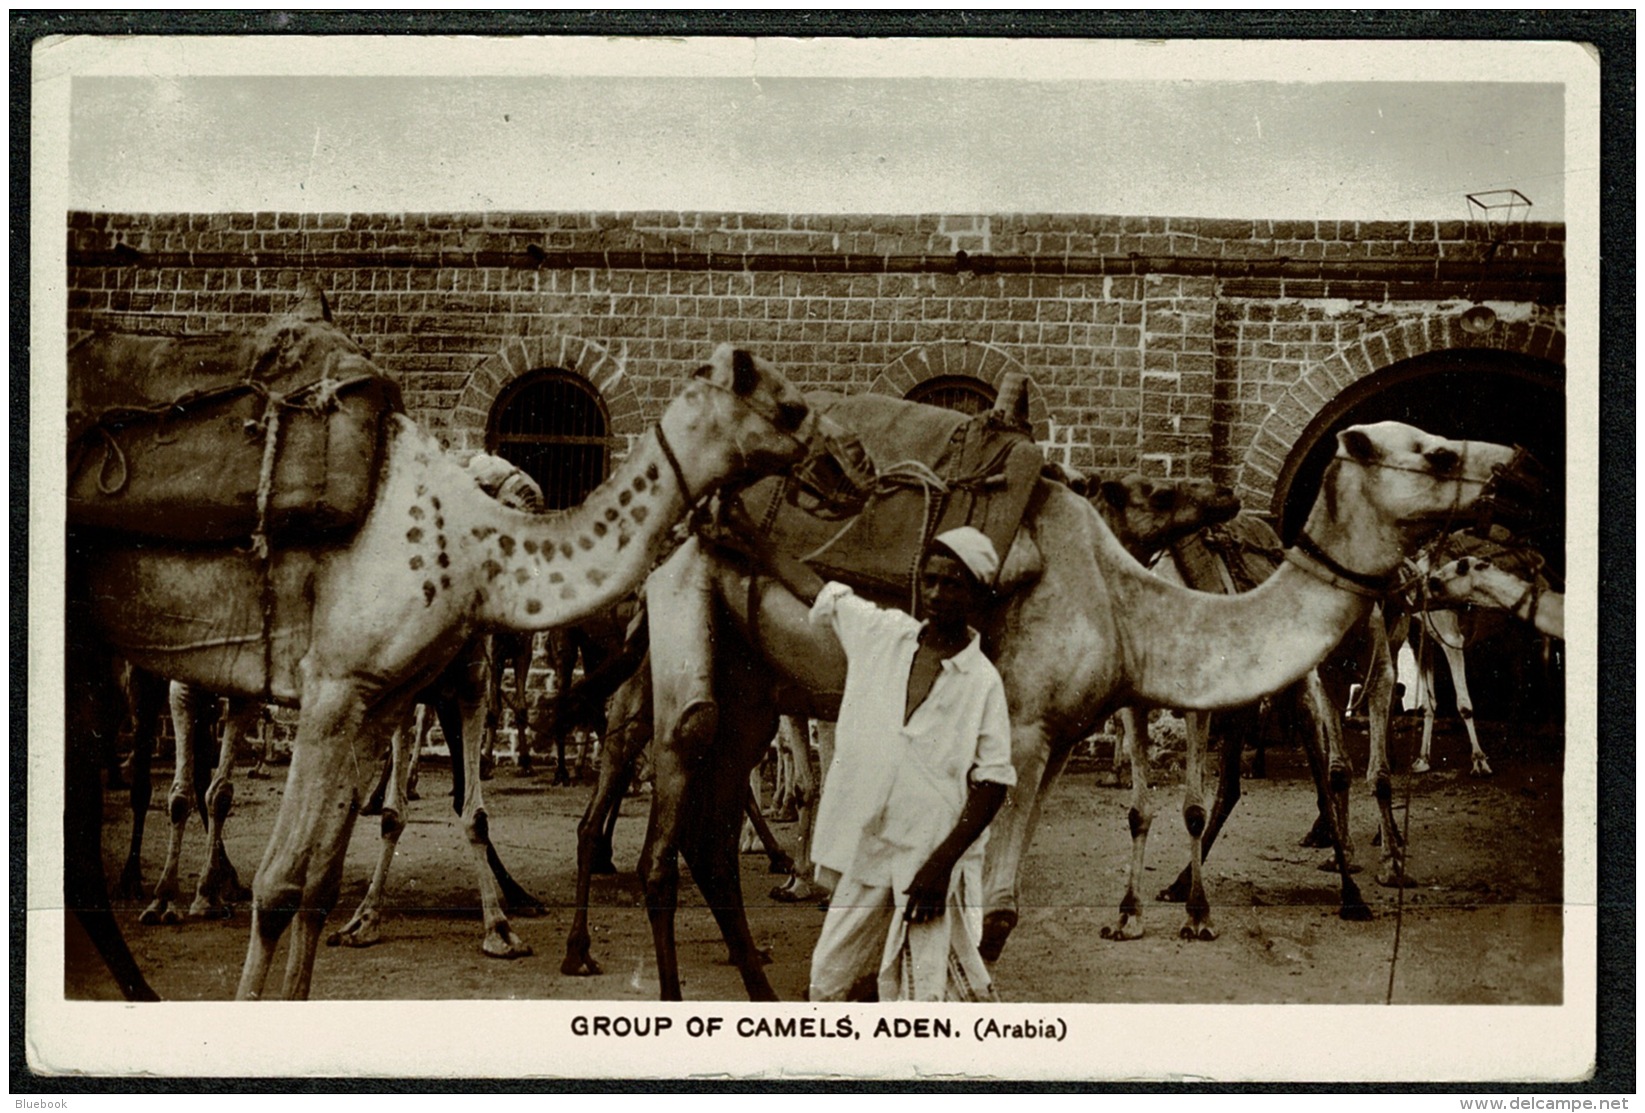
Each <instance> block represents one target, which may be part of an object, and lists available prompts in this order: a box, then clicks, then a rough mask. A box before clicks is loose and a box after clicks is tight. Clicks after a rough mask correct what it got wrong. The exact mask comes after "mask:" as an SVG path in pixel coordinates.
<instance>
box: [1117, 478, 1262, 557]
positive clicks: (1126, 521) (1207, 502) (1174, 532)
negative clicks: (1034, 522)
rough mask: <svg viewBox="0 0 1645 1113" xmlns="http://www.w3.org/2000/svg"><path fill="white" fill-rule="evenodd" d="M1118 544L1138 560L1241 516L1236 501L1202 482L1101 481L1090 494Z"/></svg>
mask: <svg viewBox="0 0 1645 1113" xmlns="http://www.w3.org/2000/svg"><path fill="white" fill-rule="evenodd" d="M1089 497H1090V499H1091V501H1092V503H1093V504H1094V505H1095V506H1096V508H1097V511H1098V513H1100V514H1101V515H1102V517H1103V520H1104V521H1106V522H1107V523H1108V528H1109V529H1111V530H1113V531H1114V536H1115V537H1116V538H1118V539H1119V543H1120V544H1121V545H1123V546H1125V550H1126V552H1128V553H1130V554H1131V555H1132V556H1133V557H1135V558H1136V559H1137V560H1139V561H1146V560H1147V559H1148V558H1149V557H1151V556H1153V555H1154V554H1155V553H1157V552H1159V551H1160V550H1162V549H1165V548H1167V547H1169V546H1170V545H1172V544H1174V543H1175V542H1177V541H1179V540H1181V539H1182V538H1184V537H1187V536H1189V535H1190V534H1193V533H1197V532H1199V531H1200V530H1202V529H1204V528H1205V527H1207V526H1214V525H1218V524H1220V523H1222V522H1226V521H1228V519H1230V518H1232V517H1233V516H1234V515H1236V514H1238V513H1239V510H1240V503H1239V498H1238V497H1237V496H1236V495H1235V494H1234V492H1233V491H1231V490H1229V489H1228V488H1227V487H1223V486H1220V485H1218V484H1215V483H1212V482H1210V481H1209V480H1205V479H1193V480H1185V479H1179V480H1154V479H1145V478H1143V477H1142V476H1140V475H1135V474H1133V475H1128V476H1126V477H1125V478H1124V479H1109V480H1104V481H1103V482H1102V483H1100V484H1098V485H1097V488H1096V490H1095V491H1094V492H1092V493H1091V494H1090V496H1089Z"/></svg>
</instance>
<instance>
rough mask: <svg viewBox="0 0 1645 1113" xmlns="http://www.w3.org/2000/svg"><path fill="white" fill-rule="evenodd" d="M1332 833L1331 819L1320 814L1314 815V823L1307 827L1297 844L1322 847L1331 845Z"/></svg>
mask: <svg viewBox="0 0 1645 1113" xmlns="http://www.w3.org/2000/svg"><path fill="white" fill-rule="evenodd" d="M1334 834H1335V832H1334V831H1332V829H1331V821H1330V820H1329V819H1326V818H1325V817H1324V816H1322V815H1320V816H1315V817H1314V825H1313V826H1312V827H1310V828H1308V833H1307V834H1306V835H1304V836H1302V841H1301V842H1299V843H1298V844H1297V845H1298V846H1307V847H1315V848H1320V849H1324V848H1326V847H1329V846H1330V845H1331V841H1332V836H1333V835H1334Z"/></svg>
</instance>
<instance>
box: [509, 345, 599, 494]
mask: <svg viewBox="0 0 1645 1113" xmlns="http://www.w3.org/2000/svg"><path fill="white" fill-rule="evenodd" d="M607 428H608V425H607V420H606V411H605V403H604V402H603V401H601V399H600V395H599V392H598V391H596V390H595V389H594V387H593V385H592V384H590V383H589V381H588V380H587V379H584V378H582V377H581V376H579V375H574V374H572V373H571V372H569V371H564V370H561V369H560V368H558V367H548V368H542V369H540V370H536V371H531V372H528V373H527V374H525V375H522V376H520V377H519V378H518V379H516V380H515V381H514V382H513V383H511V384H510V385H509V386H508V388H507V389H506V390H504V391H503V393H502V394H500V395H498V397H497V402H496V405H494V406H493V407H492V408H491V422H490V426H489V428H488V430H487V434H486V451H488V452H491V453H494V454H496V455H498V456H501V457H502V458H503V459H505V460H507V461H509V462H510V463H512V464H515V465H516V466H518V467H520V468H521V469H523V470H524V471H525V472H526V473H527V474H528V475H530V476H531V478H533V479H535V480H536V481H537V484H538V485H539V486H540V487H542V489H543V499H544V501H545V502H546V504H547V506H548V508H549V509H552V510H563V509H565V508H566V507H570V506H577V505H579V504H581V503H582V502H583V500H584V499H586V498H587V497H588V493H589V492H590V491H592V490H594V488H595V487H598V486H599V485H600V483H601V482H602V481H603V480H604V479H605V477H606V473H607V471H608V470H609V469H610V467H611V440H610V437H609V436H608V435H607Z"/></svg>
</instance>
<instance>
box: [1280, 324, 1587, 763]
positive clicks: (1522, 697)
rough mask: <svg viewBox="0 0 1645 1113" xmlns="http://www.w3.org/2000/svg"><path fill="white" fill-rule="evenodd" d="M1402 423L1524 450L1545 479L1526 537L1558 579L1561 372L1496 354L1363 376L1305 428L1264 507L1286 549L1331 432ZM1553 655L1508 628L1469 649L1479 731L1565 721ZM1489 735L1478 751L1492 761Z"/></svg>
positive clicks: (1446, 354)
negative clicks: (1513, 723)
mask: <svg viewBox="0 0 1645 1113" xmlns="http://www.w3.org/2000/svg"><path fill="white" fill-rule="evenodd" d="M1377 421H1403V422H1406V423H1407V424H1410V425H1415V426H1416V427H1418V428H1419V429H1423V430H1426V431H1428V432H1431V433H1437V434H1440V435H1443V436H1447V437H1454V438H1459V439H1465V440H1485V441H1494V442H1496V443H1498V444H1515V445H1523V446H1524V447H1525V448H1527V449H1529V450H1530V452H1531V454H1532V455H1533V456H1535V457H1536V459H1537V460H1538V462H1540V463H1541V464H1542V465H1543V466H1544V467H1545V468H1546V469H1547V470H1548V472H1549V477H1550V481H1549V484H1548V490H1547V493H1546V496H1545V501H1544V505H1543V511H1544V513H1543V514H1542V515H1541V517H1540V521H1541V522H1542V523H1544V524H1542V525H1539V527H1538V529H1537V531H1536V534H1535V536H1532V537H1528V538H1527V539H1528V540H1530V541H1532V542H1533V543H1534V544H1535V546H1536V547H1537V549H1538V551H1540V552H1541V553H1542V554H1543V556H1544V557H1546V558H1547V561H1548V568H1549V571H1550V572H1551V573H1552V574H1553V575H1554V576H1555V577H1558V579H1559V580H1560V581H1561V582H1562V581H1563V577H1564V573H1565V449H1566V445H1565V369H1564V367H1563V366H1562V365H1560V364H1558V363H1554V362H1550V361H1548V360H1540V359H1536V358H1533V357H1530V356H1525V355H1521V354H1518V353H1515V352H1508V351H1502V350H1499V349H1484V348H1468V349H1452V350H1446V351H1439V352H1431V353H1428V354H1426V355H1423V356H1418V357H1416V358H1414V359H1409V360H1404V361H1401V362H1399V363H1396V364H1392V365H1390V366H1389V367H1386V368H1384V369H1382V370H1381V371H1378V372H1376V373H1375V374H1372V375H1369V376H1367V377H1366V378H1364V379H1362V380H1360V381H1359V382H1357V383H1355V384H1354V385H1353V386H1351V387H1349V388H1348V389H1346V390H1344V391H1343V392H1342V393H1341V394H1340V395H1338V396H1337V397H1336V398H1335V399H1333V400H1332V401H1331V402H1330V403H1328V404H1327V405H1326V406H1325V407H1324V408H1323V409H1322V410H1321V411H1320V412H1319V413H1318V414H1317V415H1315V417H1314V420H1313V421H1311V422H1310V423H1309V424H1308V426H1307V428H1306V429H1304V431H1303V433H1302V435H1301V436H1300V437H1299V438H1298V440H1297V443H1296V445H1295V447H1294V448H1293V449H1292V451H1291V453H1290V455H1289V457H1288V458H1287V459H1286V462H1285V467H1284V469H1283V470H1282V471H1281V473H1280V476H1279V479H1278V481H1277V482H1276V484H1275V487H1274V501H1273V504H1272V508H1273V511H1274V514H1275V516H1276V517H1277V518H1278V519H1279V521H1280V531H1281V535H1282V537H1283V538H1284V539H1285V541H1286V543H1287V544H1289V543H1290V542H1291V541H1292V540H1294V539H1295V537H1296V535H1297V533H1298V532H1299V531H1300V530H1301V528H1302V525H1303V522H1304V520H1305V519H1306V518H1307V516H1308V512H1309V510H1310V509H1311V508H1312V506H1313V504H1314V499H1315V496H1316V495H1317V493H1318V491H1319V483H1320V478H1321V476H1322V475H1323V474H1324V472H1325V468H1326V466H1327V465H1328V464H1329V463H1330V461H1331V458H1332V457H1333V456H1334V455H1335V453H1336V449H1337V442H1336V434H1337V433H1338V432H1339V431H1341V430H1342V429H1344V428H1346V427H1348V426H1350V425H1361V424H1367V423H1371V422H1377ZM1558 652H1559V651H1558V650H1557V648H1556V649H1555V650H1554V653H1555V659H1554V660H1553V661H1552V662H1551V666H1552V667H1548V668H1544V667H1542V666H1543V663H1544V658H1543V654H1544V646H1543V645H1542V640H1541V639H1540V637H1538V636H1537V635H1536V633H1535V631H1533V630H1531V629H1529V628H1528V627H1525V626H1523V624H1517V623H1511V622H1510V623H1508V624H1506V626H1505V628H1504V630H1503V632H1502V634H1501V635H1500V636H1498V637H1496V638H1493V639H1491V640H1489V641H1485V642H1481V643H1480V644H1479V645H1478V646H1477V647H1475V648H1473V649H1470V651H1469V653H1468V658H1467V665H1468V683H1469V688H1470V690H1471V692H1472V694H1473V697H1474V704H1475V709H1476V713H1477V716H1478V718H1479V720H1480V722H1481V724H1482V727H1483V726H1484V724H1486V723H1488V722H1491V721H1493V720H1494V721H1503V720H1518V721H1521V722H1533V721H1534V722H1543V723H1558V722H1562V720H1563V668H1562V665H1561V662H1560V661H1559V660H1558ZM1436 682H1437V684H1438V686H1439V689H1440V693H1439V707H1440V709H1441V713H1442V714H1452V713H1453V707H1454V705H1453V702H1452V701H1453V699H1454V695H1453V692H1452V689H1451V685H1450V679H1449V677H1448V676H1447V675H1446V671H1445V667H1444V664H1443V662H1441V663H1440V664H1439V666H1438V668H1437V669H1436ZM1490 733H1491V732H1490V731H1487V732H1486V734H1485V736H1484V737H1483V741H1484V744H1485V748H1486V750H1487V751H1488V752H1491V753H1492V754H1493V756H1495V753H1496V750H1497V749H1500V748H1501V746H1502V745H1503V735H1502V734H1500V733H1499V734H1498V735H1497V738H1496V741H1495V743H1494V746H1495V748H1493V740H1492V738H1491V737H1490Z"/></svg>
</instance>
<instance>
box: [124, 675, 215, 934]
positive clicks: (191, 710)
mask: <svg viewBox="0 0 1645 1113" xmlns="http://www.w3.org/2000/svg"><path fill="white" fill-rule="evenodd" d="M170 699H171V725H172V733H173V734H174V735H175V736H176V738H177V753H176V761H175V762H174V764H173V766H172V769H173V772H172V778H171V790H170V791H169V792H167V793H166V812H167V814H168V817H169V818H170V821H171V829H170V831H169V833H168V837H167V839H166V860H165V865H164V866H163V867H161V870H160V879H159V880H158V881H156V882H155V883H154V899H153V900H152V901H151V902H150V903H149V906H148V907H147V908H145V909H143V912H142V914H141V915H140V916H138V917H137V920H138V922H139V923H142V924H148V925H150V926H152V925H154V924H180V923H182V922H183V910H182V907H181V902H182V887H181V885H180V884H179V883H178V877H177V875H178V872H179V870H180V869H181V863H182V856H183V833H184V832H185V831H186V830H187V829H188V817H189V813H190V812H191V811H193V810H194V801H195V799H196V798H197V797H196V794H195V791H194V784H193V781H194V779H195V766H196V765H197V764H198V763H199V761H200V757H199V753H200V750H201V749H203V748H204V746H205V745H206V740H207V739H208V738H209V737H210V735H211V728H212V724H213V723H214V722H216V719H217V697H216V696H214V695H212V694H210V693H209V692H202V691H200V690H199V689H198V688H194V687H191V686H189V685H186V684H179V683H178V682H176V681H172V683H171V686H170Z"/></svg>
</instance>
